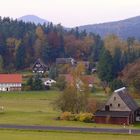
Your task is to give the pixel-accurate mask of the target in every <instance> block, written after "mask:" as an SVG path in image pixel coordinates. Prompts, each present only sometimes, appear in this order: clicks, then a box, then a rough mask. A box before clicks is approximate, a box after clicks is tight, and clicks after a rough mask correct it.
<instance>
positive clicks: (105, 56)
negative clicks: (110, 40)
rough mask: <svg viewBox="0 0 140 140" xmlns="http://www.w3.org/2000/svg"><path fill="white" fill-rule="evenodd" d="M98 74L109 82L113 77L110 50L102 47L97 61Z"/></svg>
mask: <svg viewBox="0 0 140 140" xmlns="http://www.w3.org/2000/svg"><path fill="white" fill-rule="evenodd" d="M98 75H99V78H100V79H101V80H102V81H104V82H110V81H112V79H113V60H112V56H111V54H110V52H109V51H108V50H105V49H103V50H102V52H101V56H100V58H99V63H98Z"/></svg>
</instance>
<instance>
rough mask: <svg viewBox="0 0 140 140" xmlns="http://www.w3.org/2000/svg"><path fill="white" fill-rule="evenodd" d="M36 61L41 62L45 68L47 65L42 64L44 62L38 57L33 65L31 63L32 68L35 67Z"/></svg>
mask: <svg viewBox="0 0 140 140" xmlns="http://www.w3.org/2000/svg"><path fill="white" fill-rule="evenodd" d="M37 63H39V64H41V65H42V66H43V67H44V68H47V66H46V65H45V64H44V62H43V61H42V60H41V59H40V58H38V59H37V60H36V61H35V63H34V65H33V68H34V67H35V64H37Z"/></svg>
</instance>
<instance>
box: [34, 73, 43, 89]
mask: <svg viewBox="0 0 140 140" xmlns="http://www.w3.org/2000/svg"><path fill="white" fill-rule="evenodd" d="M42 89H43V85H42V80H41V78H40V76H39V75H37V76H36V77H35V79H34V81H33V90H42Z"/></svg>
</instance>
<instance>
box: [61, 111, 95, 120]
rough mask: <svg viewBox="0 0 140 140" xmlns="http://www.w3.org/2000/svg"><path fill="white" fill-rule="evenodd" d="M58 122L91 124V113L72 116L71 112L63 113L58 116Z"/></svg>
mask: <svg viewBox="0 0 140 140" xmlns="http://www.w3.org/2000/svg"><path fill="white" fill-rule="evenodd" d="M60 120H66V121H81V122H92V121H93V114H92V113H80V114H72V113H71V112H63V113H62V114H61V116H60Z"/></svg>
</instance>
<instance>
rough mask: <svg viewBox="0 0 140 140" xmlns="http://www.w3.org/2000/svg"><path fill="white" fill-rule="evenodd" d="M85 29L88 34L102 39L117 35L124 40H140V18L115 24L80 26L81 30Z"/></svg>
mask: <svg viewBox="0 0 140 140" xmlns="http://www.w3.org/2000/svg"><path fill="white" fill-rule="evenodd" d="M84 29H85V30H86V31H87V32H93V33H96V34H99V35H100V36H101V37H105V36H106V35H108V34H116V35H118V36H119V37H121V38H123V39H126V38H128V37H135V38H137V39H140V16H136V17H132V18H128V19H125V20H120V21H115V22H106V23H101V24H92V25H84V26H79V30H84Z"/></svg>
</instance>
